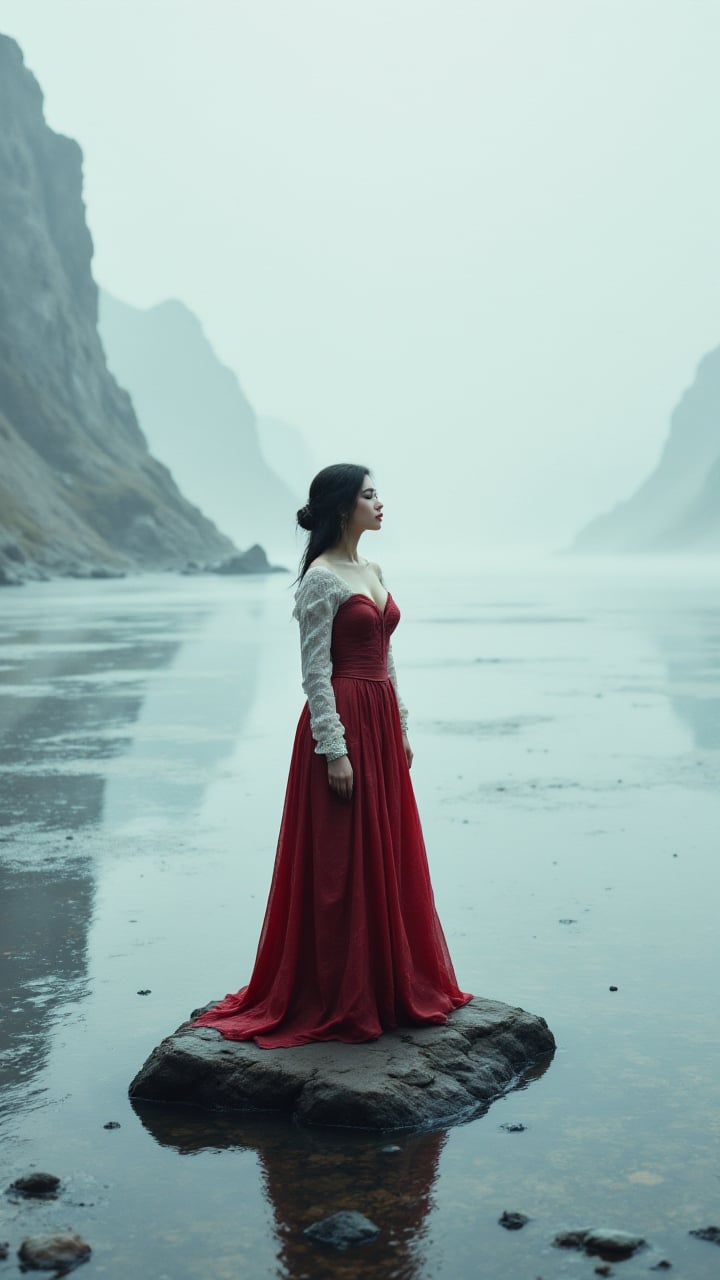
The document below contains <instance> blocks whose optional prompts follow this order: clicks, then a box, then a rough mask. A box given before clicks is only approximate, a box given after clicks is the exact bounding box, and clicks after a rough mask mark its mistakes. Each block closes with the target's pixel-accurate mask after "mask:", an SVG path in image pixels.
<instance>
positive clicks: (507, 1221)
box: [498, 1209, 530, 1231]
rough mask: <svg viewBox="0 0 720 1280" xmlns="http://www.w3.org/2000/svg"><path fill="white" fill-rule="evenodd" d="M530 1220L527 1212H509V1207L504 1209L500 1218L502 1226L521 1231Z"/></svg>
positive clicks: (506, 1228) (507, 1229)
mask: <svg viewBox="0 0 720 1280" xmlns="http://www.w3.org/2000/svg"><path fill="white" fill-rule="evenodd" d="M529 1221H530V1219H529V1218H528V1217H527V1215H526V1214H524V1213H508V1211H507V1209H503V1211H502V1213H501V1215H500V1217H499V1218H498V1222H499V1223H500V1226H501V1227H504V1228H505V1230H506V1231H519V1230H520V1228H521V1227H524V1226H525V1223H526V1222H529Z"/></svg>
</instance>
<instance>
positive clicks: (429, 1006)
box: [195, 594, 472, 1048]
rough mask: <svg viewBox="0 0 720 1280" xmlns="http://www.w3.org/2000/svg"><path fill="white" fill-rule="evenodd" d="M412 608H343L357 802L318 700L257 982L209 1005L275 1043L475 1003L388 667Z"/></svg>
mask: <svg viewBox="0 0 720 1280" xmlns="http://www.w3.org/2000/svg"><path fill="white" fill-rule="evenodd" d="M399 620H400V610H399V609H398V607H397V605H396V604H395V601H394V600H393V599H392V597H391V596H390V595H389V594H388V598H387V601H386V605H385V611H384V613H383V612H382V611H381V610H380V609H379V607H378V606H377V605H376V604H375V602H374V601H373V600H371V599H369V597H367V596H364V595H352V596H350V598H349V599H347V600H346V601H345V602H344V603H343V604H341V605H340V607H339V608H338V610H337V613H336V615H335V618H334V622H333V629H332V645H331V654H332V670H333V674H332V685H333V689H334V693H335V701H336V705H337V711H338V714H339V716H340V719H341V721H342V724H343V726H344V729H345V738H346V743H347V750H348V756H349V758H350V762H351V764H352V767H353V775H354V787H353V796H352V800H350V801H347V800H341V799H339V798H338V797H336V796H335V795H334V793H333V792H332V791H331V790H330V787H329V786H328V777H327V762H326V759H325V756H322V755H318V754H316V752H315V743H314V741H313V737H312V734H311V732H310V713H309V708H308V705H307V703H306V704H305V707H304V709H303V711H302V714H301V716H300V721H299V723H298V727H297V732H296V735H295V743H294V747H293V753H292V760H291V764H290V775H289V778H288V784H287V791H286V796H285V807H284V810H283V817H282V825H281V828H280V836H279V840H278V847H277V854H276V858H275V868H274V872H273V878H272V884H271V887H270V896H269V899H268V904H267V909H266V912H265V921H264V924H263V928H262V933H261V936H260V943H259V946H258V952H257V957H256V960H255V967H254V969H253V972H252V976H251V978H250V981H249V983H248V985H247V986H246V987H243V988H242V989H241V990H240V991H238V992H237V993H236V994H234V995H228V996H226V997H225V999H224V1000H221V1001H220V1003H219V1004H217V1005H215V1006H214V1007H213V1008H212V1009H210V1010H208V1012H206V1013H204V1014H202V1015H201V1016H200V1017H199V1018H198V1019H197V1020H196V1023H195V1025H196V1026H203V1027H216V1028H217V1030H218V1031H220V1032H222V1034H223V1036H225V1037H226V1038H227V1039H228V1040H250V1039H253V1040H255V1041H256V1043H257V1044H258V1045H260V1046H262V1047H264V1048H277V1047H280V1046H283V1047H288V1046H291V1045H301V1044H308V1043H310V1042H312V1041H315V1040H343V1041H346V1042H349V1043H354V1042H357V1041H362V1040H373V1039H375V1038H376V1037H377V1036H379V1035H381V1034H382V1032H383V1031H387V1030H390V1029H391V1028H393V1027H396V1026H403V1025H417V1024H423V1023H441V1022H445V1021H446V1019H447V1015H448V1014H449V1013H450V1012H452V1010H453V1009H457V1008H459V1007H460V1006H461V1005H463V1004H467V1002H468V1001H469V1000H470V999H472V997H471V996H470V995H468V994H467V993H465V992H463V991H460V989H459V988H458V985H457V981H456V979H455V973H454V971H453V966H452V961H451V959H450V954H449V952H448V948H447V943H446V941H445V936H444V934H443V931H442V926H441V924H440V921H439V919H438V916H437V912H436V910H435V903H434V899H433V892H432V886H431V884H430V875H429V872H428V865H427V857H426V853H425V844H424V841H423V835H422V829H421V826H420V819H419V816H418V811H417V806H416V804H415V796H414V793H413V789H412V784H411V781H410V772H409V769H408V765H407V760H406V758H405V751H404V748H403V742H402V730H401V727H400V715H399V709H398V701H397V697H396V694H395V689H394V688H393V685H392V683H391V681H390V678H389V676H388V670H387V654H388V645H389V643H390V636H391V634H392V632H393V631H394V630H395V627H396V626H397V624H398V622H399Z"/></svg>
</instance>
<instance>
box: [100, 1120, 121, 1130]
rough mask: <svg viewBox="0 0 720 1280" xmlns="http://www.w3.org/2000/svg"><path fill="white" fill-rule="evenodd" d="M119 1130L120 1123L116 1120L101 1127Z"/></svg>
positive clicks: (109, 1121)
mask: <svg viewBox="0 0 720 1280" xmlns="http://www.w3.org/2000/svg"><path fill="white" fill-rule="evenodd" d="M119 1128H120V1122H119V1121H118V1120H108V1122H107V1124H104V1125H103V1129H119Z"/></svg>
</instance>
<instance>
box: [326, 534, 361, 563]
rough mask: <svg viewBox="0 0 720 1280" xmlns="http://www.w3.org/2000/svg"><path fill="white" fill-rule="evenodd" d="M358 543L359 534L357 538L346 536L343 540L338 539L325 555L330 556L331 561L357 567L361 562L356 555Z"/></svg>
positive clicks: (350, 535)
mask: <svg viewBox="0 0 720 1280" xmlns="http://www.w3.org/2000/svg"><path fill="white" fill-rule="evenodd" d="M359 541H360V535H359V534H358V536H357V537H354V536H353V535H352V534H346V535H345V537H344V538H341V539H340V541H339V542H338V543H337V545H336V546H334V547H331V548H330V550H329V552H328V553H327V554H328V555H329V556H331V557H332V559H333V560H337V561H338V562H342V563H343V564H345V563H347V564H356V565H359V564H361V560H360V557H359V555H358V542H359Z"/></svg>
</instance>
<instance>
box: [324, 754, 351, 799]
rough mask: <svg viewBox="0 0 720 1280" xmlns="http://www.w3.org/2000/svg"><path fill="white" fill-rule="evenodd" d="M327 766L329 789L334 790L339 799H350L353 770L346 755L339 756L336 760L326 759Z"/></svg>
mask: <svg viewBox="0 0 720 1280" xmlns="http://www.w3.org/2000/svg"><path fill="white" fill-rule="evenodd" d="M327 768H328V783H329V785H330V790H331V791H334V792H335V795H336V796H338V797H339V798H340V799H341V800H350V799H352V793H353V771H352V765H351V763H350V761H349V759H348V757H347V756H340V757H339V759H338V760H328V767H327Z"/></svg>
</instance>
